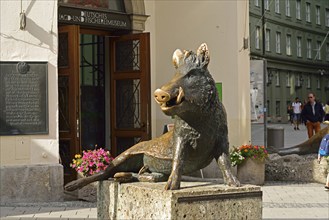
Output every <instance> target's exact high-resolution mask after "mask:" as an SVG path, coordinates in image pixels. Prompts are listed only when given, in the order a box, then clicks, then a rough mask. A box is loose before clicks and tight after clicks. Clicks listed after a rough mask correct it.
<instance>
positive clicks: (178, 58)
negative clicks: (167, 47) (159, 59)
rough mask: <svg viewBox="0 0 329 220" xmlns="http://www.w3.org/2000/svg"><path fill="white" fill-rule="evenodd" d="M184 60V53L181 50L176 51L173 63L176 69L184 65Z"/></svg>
mask: <svg viewBox="0 0 329 220" xmlns="http://www.w3.org/2000/svg"><path fill="white" fill-rule="evenodd" d="M183 58H184V53H183V52H182V51H181V50H180V49H177V50H175V52H174V54H173V56H172V62H173V64H174V67H175V68H176V69H177V68H178V67H179V66H181V65H182V64H183Z"/></svg>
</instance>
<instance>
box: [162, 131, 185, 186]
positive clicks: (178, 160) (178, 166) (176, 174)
mask: <svg viewBox="0 0 329 220" xmlns="http://www.w3.org/2000/svg"><path fill="white" fill-rule="evenodd" d="M174 149H175V151H174V158H173V162H172V169H171V174H170V176H169V179H168V181H167V184H166V186H165V189H166V190H168V189H171V190H175V189H179V188H180V182H181V178H182V167H183V163H184V162H183V161H184V143H183V141H182V138H181V137H176V138H175V144H174Z"/></svg>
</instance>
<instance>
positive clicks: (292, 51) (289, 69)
mask: <svg viewBox="0 0 329 220" xmlns="http://www.w3.org/2000/svg"><path fill="white" fill-rule="evenodd" d="M249 9H250V10H249V15H250V50H251V54H250V56H251V59H256V60H257V59H265V60H266V61H267V73H266V76H265V77H266V88H267V89H266V94H267V95H266V100H267V101H266V102H267V103H266V107H267V117H268V120H269V121H272V122H287V120H288V114H287V107H288V106H289V105H290V104H291V102H292V101H293V100H295V98H296V97H299V99H300V100H301V101H302V102H303V101H304V100H305V99H306V98H307V94H308V93H309V92H314V93H315V95H316V98H317V100H318V101H319V102H322V103H326V102H327V101H329V36H328V35H329V2H328V1H325V0H312V1H310V0H251V1H250V2H249Z"/></svg>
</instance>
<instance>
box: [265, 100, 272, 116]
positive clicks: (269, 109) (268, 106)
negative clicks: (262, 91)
mask: <svg viewBox="0 0 329 220" xmlns="http://www.w3.org/2000/svg"><path fill="white" fill-rule="evenodd" d="M266 106H267V108H266V110H267V115H266V116H267V117H268V116H269V115H270V114H271V108H270V100H267V101H266Z"/></svg>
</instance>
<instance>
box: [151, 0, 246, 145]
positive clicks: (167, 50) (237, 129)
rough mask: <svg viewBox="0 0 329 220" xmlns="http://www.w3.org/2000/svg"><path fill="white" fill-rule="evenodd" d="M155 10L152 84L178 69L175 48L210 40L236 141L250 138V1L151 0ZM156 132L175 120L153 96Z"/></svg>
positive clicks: (212, 61) (212, 66)
mask: <svg viewBox="0 0 329 220" xmlns="http://www.w3.org/2000/svg"><path fill="white" fill-rule="evenodd" d="M145 11H146V14H147V15H150V17H149V18H148V20H147V22H146V31H148V32H150V33H151V73H152V75H151V80H152V81H151V82H152V85H151V89H152V91H154V90H155V89H156V88H158V87H160V86H161V85H163V84H165V83H166V82H168V81H169V80H170V79H171V78H172V77H173V74H174V68H173V66H172V61H171V58H172V54H173V52H174V51H175V49H177V48H180V49H188V50H196V49H197V48H198V46H199V45H200V44H201V43H203V42H205V43H207V44H208V47H209V50H210V64H209V66H208V67H209V70H210V72H211V74H212V75H213V77H214V79H215V81H216V82H222V83H223V103H224V106H225V108H226V111H227V117H228V126H229V140H230V146H238V145H241V144H246V143H248V142H249V141H250V139H251V132H250V90H249V81H250V76H249V75H250V74H249V49H246V50H244V49H243V38H244V37H248V36H249V1H247V0H245V1H232V0H227V1H225V0H223V1H193V0H190V1H188V0H186V1H164V0H162V1H156V0H148V1H145ZM152 119H153V121H152V129H153V130H152V134H153V137H154V136H159V135H160V134H161V133H162V131H163V125H164V124H167V123H171V122H172V120H171V119H170V118H169V117H167V116H165V115H164V114H163V113H162V112H161V111H160V108H159V107H158V106H157V105H156V104H155V102H154V101H153V100H152Z"/></svg>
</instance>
